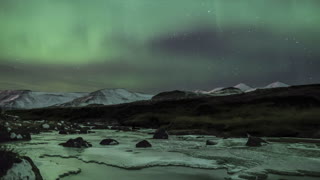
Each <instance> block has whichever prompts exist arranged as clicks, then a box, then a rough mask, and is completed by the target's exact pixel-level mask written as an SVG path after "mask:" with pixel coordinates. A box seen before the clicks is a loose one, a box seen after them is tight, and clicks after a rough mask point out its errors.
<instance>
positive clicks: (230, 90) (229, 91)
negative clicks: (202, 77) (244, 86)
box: [210, 87, 243, 96]
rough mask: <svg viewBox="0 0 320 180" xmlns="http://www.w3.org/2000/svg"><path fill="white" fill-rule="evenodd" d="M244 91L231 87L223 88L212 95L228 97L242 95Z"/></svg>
mask: <svg viewBox="0 0 320 180" xmlns="http://www.w3.org/2000/svg"><path fill="white" fill-rule="evenodd" d="M241 93H243V91H242V90H241V89H239V88H235V87H229V88H223V89H221V90H217V91H215V92H213V93H210V95H212V96H228V95H234V94H241Z"/></svg>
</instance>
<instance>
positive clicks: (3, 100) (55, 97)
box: [0, 82, 289, 109]
mask: <svg viewBox="0 0 320 180" xmlns="http://www.w3.org/2000/svg"><path fill="white" fill-rule="evenodd" d="M288 86H289V85H287V84H285V83H282V82H274V83H271V84H269V85H267V86H265V87H261V88H252V87H250V86H248V85H246V84H244V83H240V84H238V85H235V86H233V87H226V88H225V87H219V88H215V89H213V90H210V91H202V90H197V91H195V92H187V91H172V92H163V93H159V94H158V95H156V96H153V95H150V94H143V93H137V92H130V91H128V90H126V89H101V90H98V91H94V92H90V93H89V92H36V91H31V90H4V91H0V107H1V108H3V109H34V108H43V107H51V106H52V107H83V106H88V105H112V104H122V103H130V102H135V101H142V100H151V99H153V100H161V99H175V98H184V97H197V96H227V95H234V94H241V93H246V92H251V91H255V90H257V89H270V88H281V87H288Z"/></svg>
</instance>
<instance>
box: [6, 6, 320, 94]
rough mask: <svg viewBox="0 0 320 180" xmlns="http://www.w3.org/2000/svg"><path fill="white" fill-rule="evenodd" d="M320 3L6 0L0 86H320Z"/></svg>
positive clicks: (139, 88) (70, 88)
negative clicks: (282, 84) (286, 84)
mask: <svg viewBox="0 0 320 180" xmlns="http://www.w3.org/2000/svg"><path fill="white" fill-rule="evenodd" d="M319 9H320V1H318V0H303V1H302V0H281V1H280V0H241V1H236V0H230V1H229V0H76V1H72V0H28V1H24V0H1V1H0V89H32V90H39V91H93V90H97V89H102V88H127V89H129V90H134V91H145V92H150V93H155V92H159V91H163V90H173V89H185V90H195V89H204V90H208V89H213V88H215V87H218V86H232V85H235V84H237V83H240V82H244V83H246V84H248V85H251V86H263V85H266V84H268V83H271V82H274V81H283V82H285V83H288V84H309V83H319V82H320V71H319V70H318V69H319V67H320V60H319V57H320V47H319V44H320V36H319V32H320V11H319Z"/></svg>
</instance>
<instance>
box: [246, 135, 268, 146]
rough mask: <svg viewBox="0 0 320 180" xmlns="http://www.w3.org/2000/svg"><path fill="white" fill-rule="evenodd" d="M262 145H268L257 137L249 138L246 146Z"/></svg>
mask: <svg viewBox="0 0 320 180" xmlns="http://www.w3.org/2000/svg"><path fill="white" fill-rule="evenodd" d="M262 143H268V142H267V141H265V140H263V139H261V138H259V137H253V136H249V137H248V141H247V143H246V146H250V147H259V146H261V145H262Z"/></svg>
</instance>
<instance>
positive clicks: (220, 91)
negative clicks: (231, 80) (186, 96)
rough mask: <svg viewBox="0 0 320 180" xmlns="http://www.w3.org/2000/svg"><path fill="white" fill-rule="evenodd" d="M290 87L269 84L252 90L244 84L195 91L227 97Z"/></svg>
mask: <svg viewBox="0 0 320 180" xmlns="http://www.w3.org/2000/svg"><path fill="white" fill-rule="evenodd" d="M289 86H290V85H288V84H285V83H282V82H274V83H271V84H269V85H267V86H265V87H255V88H252V87H250V86H248V85H246V84H244V83H240V84H237V85H235V86H233V87H229V88H224V87H218V88H215V89H213V90H211V91H202V90H197V91H195V92H196V93H198V94H208V95H213V96H227V95H233V94H241V93H249V92H253V91H255V90H257V89H271V88H281V87H289Z"/></svg>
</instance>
